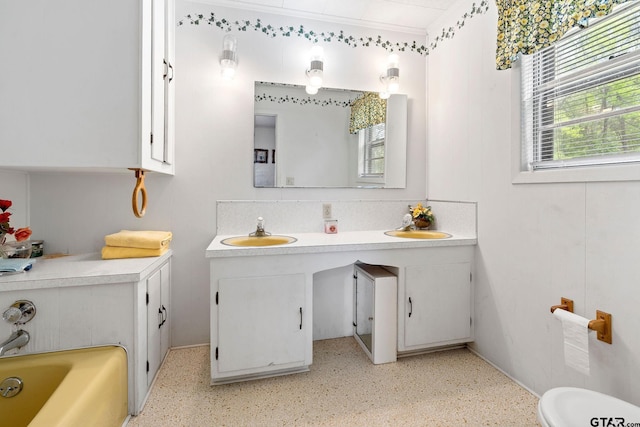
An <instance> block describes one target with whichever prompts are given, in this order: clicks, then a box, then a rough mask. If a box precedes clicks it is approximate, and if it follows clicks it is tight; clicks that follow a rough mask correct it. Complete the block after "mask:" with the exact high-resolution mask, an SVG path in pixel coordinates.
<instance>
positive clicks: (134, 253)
mask: <svg viewBox="0 0 640 427" xmlns="http://www.w3.org/2000/svg"><path fill="white" fill-rule="evenodd" d="M168 250H169V246H165V247H164V248H160V249H143V248H119V247H116V246H105V247H103V248H102V259H120V258H146V257H152V256H160V255H162V254H164V253H165V252H167V251H168Z"/></svg>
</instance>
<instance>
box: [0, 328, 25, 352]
mask: <svg viewBox="0 0 640 427" xmlns="http://www.w3.org/2000/svg"><path fill="white" fill-rule="evenodd" d="M29 338H30V337H29V333H28V332H27V331H25V330H22V329H19V330H17V331H15V332H14V333H12V334H11V336H10V337H9V338H7V339H6V341H5V342H3V343H2V344H0V356H4V354H5V353H6V352H7V351H9V350H11V349H14V348H21V347H24V346H25V345H27V343H28V342H29Z"/></svg>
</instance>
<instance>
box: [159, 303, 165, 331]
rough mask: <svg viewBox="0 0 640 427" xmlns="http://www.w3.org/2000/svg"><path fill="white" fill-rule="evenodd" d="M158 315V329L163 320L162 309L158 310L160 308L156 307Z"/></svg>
mask: <svg viewBox="0 0 640 427" xmlns="http://www.w3.org/2000/svg"><path fill="white" fill-rule="evenodd" d="M158 317H159V320H158V329H160V328H161V327H162V324H163V323H164V322H163V321H162V310H160V308H158Z"/></svg>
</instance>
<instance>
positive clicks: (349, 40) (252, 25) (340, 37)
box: [178, 0, 489, 55]
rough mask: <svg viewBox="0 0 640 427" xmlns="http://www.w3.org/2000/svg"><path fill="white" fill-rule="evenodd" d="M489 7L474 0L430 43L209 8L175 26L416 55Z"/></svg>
mask: <svg viewBox="0 0 640 427" xmlns="http://www.w3.org/2000/svg"><path fill="white" fill-rule="evenodd" d="M488 10H489V2H488V0H481V1H480V4H479V5H476V3H473V4H472V6H471V10H470V11H469V12H466V13H465V14H464V15H463V16H462V17H461V18H460V20H458V22H456V24H455V26H451V27H449V28H448V29H445V28H443V29H442V33H441V34H439V35H438V36H436V37H435V38H434V40H433V41H432V42H431V43H430V44H429V47H426V46H424V45H418V42H416V41H415V40H414V41H412V42H392V41H389V40H385V39H383V38H382V36H380V35H378V36H375V37H355V36H353V35H350V34H346V33H345V32H344V31H342V30H340V31H338V32H334V31H330V32H324V31H322V32H317V31H314V30H312V29H308V28H305V27H304V26H303V25H299V26H297V27H294V26H285V27H277V26H273V25H270V24H265V23H264V22H262V20H261V19H259V18H258V19H256V20H255V22H253V21H230V20H228V19H225V18H220V19H218V17H217V16H216V14H215V13H214V12H211V13H210V14H209V16H208V17H207V16H205V15H204V14H201V13H197V14H188V15H186V16H185V17H184V18H182V19H181V20H179V21H178V26H182V25H184V24H185V23H187V22H188V23H189V24H191V25H200V24H203V25H204V24H207V25H211V26H213V27H217V28H219V29H220V30H223V31H225V32H230V31H234V30H235V31H240V32H242V31H244V32H246V31H249V30H253V31H256V32H260V33H262V34H264V35H266V36H267V37H270V38H275V37H278V36H280V37H293V36H296V37H303V38H305V39H307V40H309V41H310V42H312V43H318V42H321V41H322V42H325V43H331V42H334V41H335V42H338V43H344V44H346V45H347V46H351V47H354V48H356V47H381V48H383V49H385V50H387V51H388V52H394V51H397V52H414V53H417V54H419V55H428V54H429V52H430V50H433V49H435V48H436V47H437V46H438V43H440V42H442V41H444V40H446V39H451V38H453V37H454V36H455V33H456V29H458V30H459V29H462V27H464V25H465V21H466V20H467V19H471V18H473V17H474V16H476V15H480V14H483V13H486V12H487V11H488Z"/></svg>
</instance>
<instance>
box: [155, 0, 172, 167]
mask: <svg viewBox="0 0 640 427" xmlns="http://www.w3.org/2000/svg"><path fill="white" fill-rule="evenodd" d="M173 7H174V3H173V1H172V0H171V1H170V0H152V2H151V16H152V22H151V27H152V37H151V87H152V90H151V133H152V135H153V138H152V139H151V159H153V160H156V161H159V162H162V163H165V164H171V163H172V157H173V138H172V135H173V120H172V117H173V114H172V112H171V111H170V110H172V109H173V96H172V94H173V83H172V82H173V77H174V74H173V72H174V70H173V36H172V35H173V26H174V24H173V17H174V11H173Z"/></svg>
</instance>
